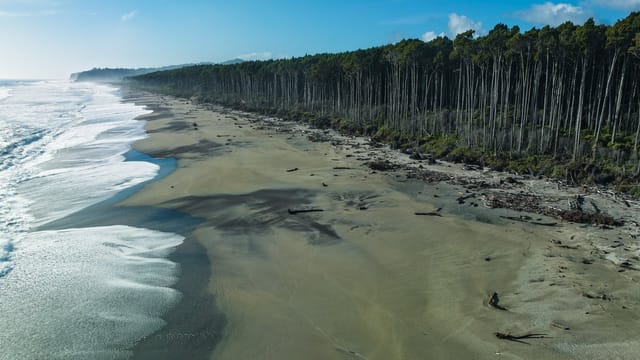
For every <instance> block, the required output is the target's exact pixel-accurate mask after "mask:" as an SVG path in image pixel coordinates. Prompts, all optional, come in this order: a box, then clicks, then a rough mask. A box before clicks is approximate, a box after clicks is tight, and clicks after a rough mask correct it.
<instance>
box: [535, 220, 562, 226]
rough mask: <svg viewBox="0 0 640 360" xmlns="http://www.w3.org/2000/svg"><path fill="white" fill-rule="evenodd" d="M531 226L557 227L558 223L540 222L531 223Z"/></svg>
mask: <svg viewBox="0 0 640 360" xmlns="http://www.w3.org/2000/svg"><path fill="white" fill-rule="evenodd" d="M530 224H533V225H540V226H556V225H558V223H554V222H540V221H531V222H530Z"/></svg>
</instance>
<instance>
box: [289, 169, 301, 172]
mask: <svg viewBox="0 0 640 360" xmlns="http://www.w3.org/2000/svg"><path fill="white" fill-rule="evenodd" d="M298 170H299V169H298V168H293V169H287V172H294V171H298Z"/></svg>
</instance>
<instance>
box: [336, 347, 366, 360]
mask: <svg viewBox="0 0 640 360" xmlns="http://www.w3.org/2000/svg"><path fill="white" fill-rule="evenodd" d="M336 351H338V352H341V353H343V354H346V355H351V356H353V357H356V358H358V359H366V357H364V356H363V355H362V354H360V353H359V352H357V351H354V350H351V349H347V348H343V347H336Z"/></svg>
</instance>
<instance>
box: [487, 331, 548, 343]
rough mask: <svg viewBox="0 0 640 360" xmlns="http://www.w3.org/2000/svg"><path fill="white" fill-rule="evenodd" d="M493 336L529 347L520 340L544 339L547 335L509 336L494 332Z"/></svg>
mask: <svg viewBox="0 0 640 360" xmlns="http://www.w3.org/2000/svg"><path fill="white" fill-rule="evenodd" d="M495 335H496V337H497V338H498V339H502V340H508V341H514V342H519V343H522V344H527V345H529V343H528V342H526V341H523V340H522V339H545V338H547V334H538V333H528V334H524V335H511V334H509V333H501V332H496V333H495Z"/></svg>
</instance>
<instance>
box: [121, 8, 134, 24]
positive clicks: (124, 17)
mask: <svg viewBox="0 0 640 360" xmlns="http://www.w3.org/2000/svg"><path fill="white" fill-rule="evenodd" d="M136 15H138V10H133V11H129V12H128V13H126V14H124V15H122V16H121V17H120V21H129V20H132V19H133V18H134V17H136Z"/></svg>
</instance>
